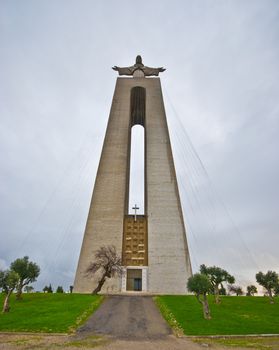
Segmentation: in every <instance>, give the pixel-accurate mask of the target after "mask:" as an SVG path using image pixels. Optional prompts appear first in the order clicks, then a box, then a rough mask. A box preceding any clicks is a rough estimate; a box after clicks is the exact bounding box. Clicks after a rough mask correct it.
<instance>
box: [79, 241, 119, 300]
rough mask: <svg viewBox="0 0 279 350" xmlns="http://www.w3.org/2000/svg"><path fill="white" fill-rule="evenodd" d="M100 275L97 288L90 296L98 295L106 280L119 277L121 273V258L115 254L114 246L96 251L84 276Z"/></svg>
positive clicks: (103, 247)
mask: <svg viewBox="0 0 279 350" xmlns="http://www.w3.org/2000/svg"><path fill="white" fill-rule="evenodd" d="M97 272H99V273H100V275H101V277H100V279H99V282H98V285H97V287H96V288H95V289H94V290H93V291H92V294H98V293H99V292H100V291H101V289H102V287H103V285H104V283H105V281H106V279H107V278H111V277H114V276H116V275H120V274H121V273H122V266H121V258H120V256H118V254H117V252H116V248H115V246H113V245H111V246H102V247H101V248H99V249H98V250H97V251H96V254H95V259H94V261H93V262H91V264H90V265H89V266H88V268H87V270H86V275H94V274H96V273H97Z"/></svg>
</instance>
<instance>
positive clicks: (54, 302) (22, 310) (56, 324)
mask: <svg viewBox="0 0 279 350" xmlns="http://www.w3.org/2000/svg"><path fill="white" fill-rule="evenodd" d="M3 298H4V296H3V294H0V306H1V307H2V305H3ZM101 300H102V297H100V296H92V295H84V294H59V293H57V294H56V293H55V294H44V293H30V294H24V295H23V299H22V300H20V301H17V300H15V295H12V297H11V310H10V312H9V313H6V314H2V313H1V314H0V331H29V332H32V331H34V332H68V331H70V330H71V329H75V328H76V327H77V326H78V325H79V324H80V323H82V322H83V321H84V320H85V319H86V318H87V317H88V316H89V315H90V314H91V313H92V312H93V311H94V310H95V309H96V308H97V307H98V305H99V304H100V303H101Z"/></svg>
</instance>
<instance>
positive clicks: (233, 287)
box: [228, 285, 243, 297]
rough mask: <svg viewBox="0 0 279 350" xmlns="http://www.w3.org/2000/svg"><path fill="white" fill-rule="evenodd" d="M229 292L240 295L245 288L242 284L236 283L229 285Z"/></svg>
mask: <svg viewBox="0 0 279 350" xmlns="http://www.w3.org/2000/svg"><path fill="white" fill-rule="evenodd" d="M228 289H229V292H231V293H235V294H236V296H237V297H238V296H239V295H243V290H242V288H241V287H240V286H236V285H229V286H228Z"/></svg>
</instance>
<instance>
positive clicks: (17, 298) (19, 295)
mask: <svg viewBox="0 0 279 350" xmlns="http://www.w3.org/2000/svg"><path fill="white" fill-rule="evenodd" d="M22 288H23V285H22V283H19V285H18V287H17V292H16V300H20V299H21V294H22Z"/></svg>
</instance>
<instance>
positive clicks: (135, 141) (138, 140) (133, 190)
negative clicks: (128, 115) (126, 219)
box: [129, 125, 145, 215]
mask: <svg viewBox="0 0 279 350" xmlns="http://www.w3.org/2000/svg"><path fill="white" fill-rule="evenodd" d="M130 152H131V153H130V184H129V214H135V209H134V208H135V205H136V206H137V208H138V209H136V213H137V214H139V215H144V213H145V208H144V202H145V201H144V193H145V188H144V185H145V184H144V183H145V181H144V180H145V176H144V174H145V169H144V165H145V164H144V163H145V162H144V127H143V126H141V125H134V126H133V127H132V129H131V151H130Z"/></svg>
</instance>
